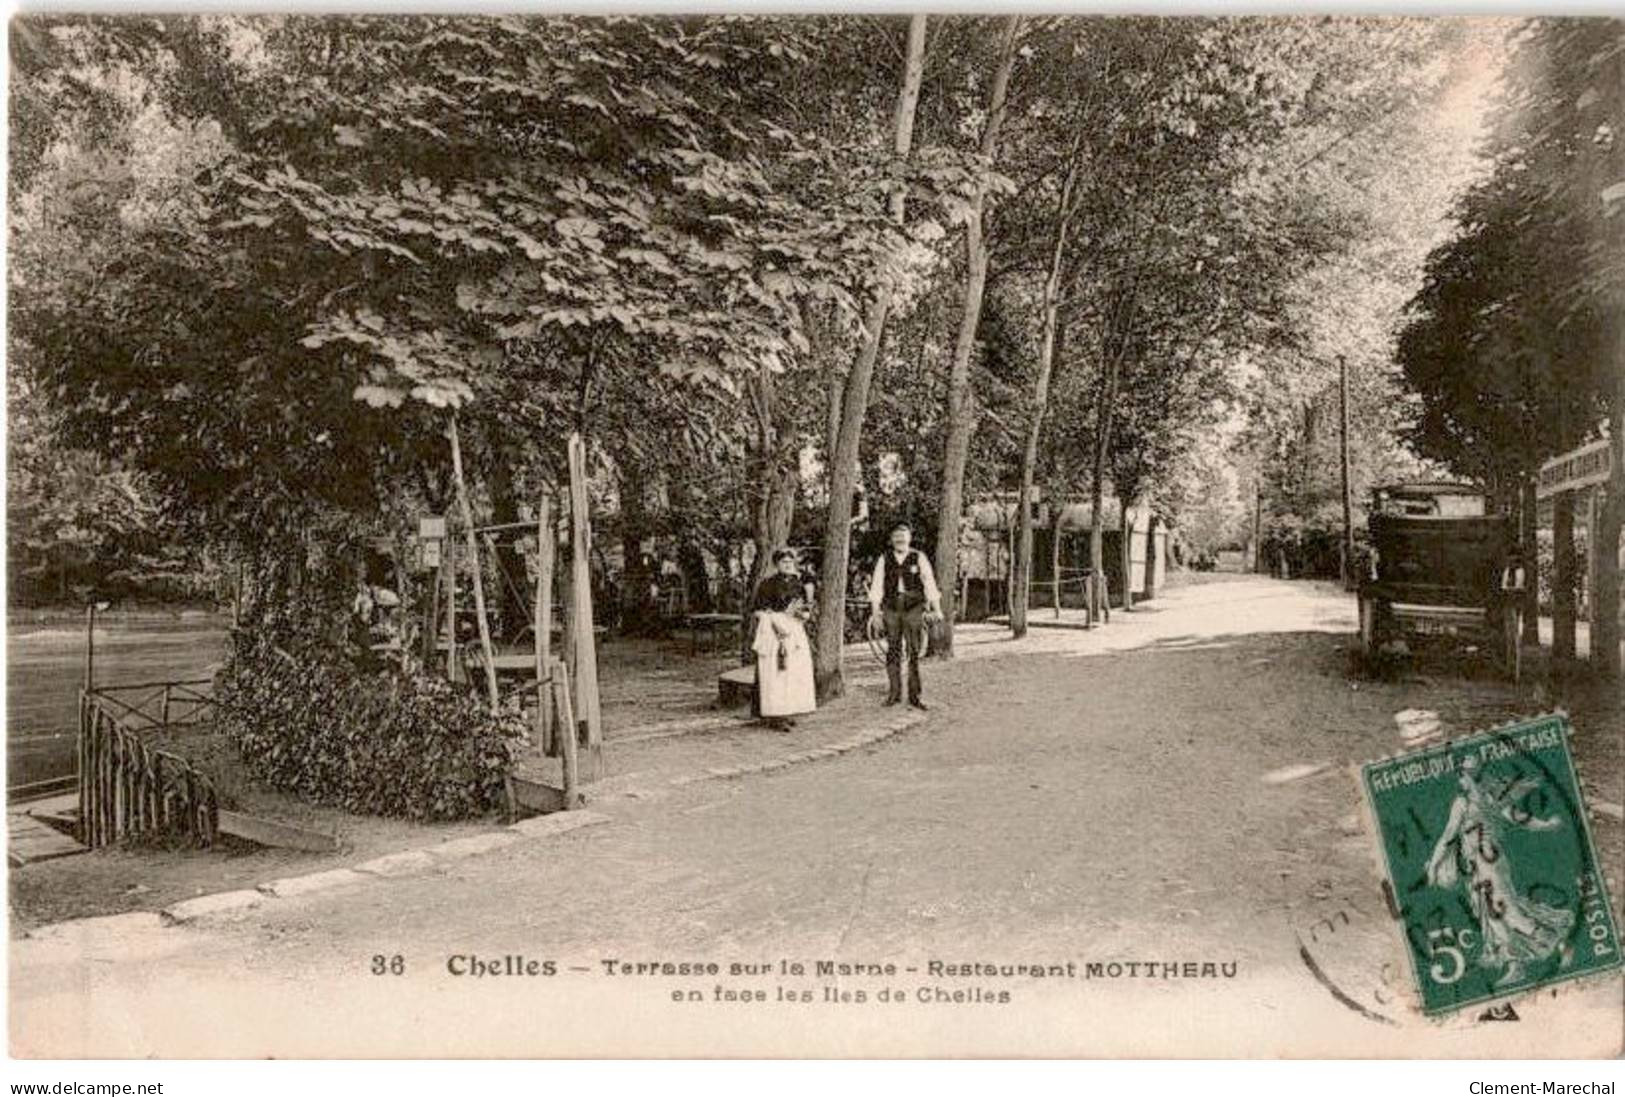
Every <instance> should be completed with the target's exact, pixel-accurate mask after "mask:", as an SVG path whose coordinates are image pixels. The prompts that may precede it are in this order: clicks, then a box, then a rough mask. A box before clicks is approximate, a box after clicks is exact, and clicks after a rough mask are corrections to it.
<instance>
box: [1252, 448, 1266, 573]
mask: <svg viewBox="0 0 1625 1097" xmlns="http://www.w3.org/2000/svg"><path fill="white" fill-rule="evenodd" d="M1253 574H1254V575H1262V574H1264V469H1263V466H1262V463H1260V466H1259V470H1258V475H1257V476H1256V477H1254V479H1253Z"/></svg>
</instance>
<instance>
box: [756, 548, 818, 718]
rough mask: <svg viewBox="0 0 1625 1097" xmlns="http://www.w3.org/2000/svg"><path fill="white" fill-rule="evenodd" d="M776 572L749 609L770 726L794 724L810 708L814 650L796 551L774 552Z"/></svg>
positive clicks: (762, 706)
mask: <svg viewBox="0 0 1625 1097" xmlns="http://www.w3.org/2000/svg"><path fill="white" fill-rule="evenodd" d="M773 565H774V568H775V571H774V574H772V575H770V576H768V577H767V578H766V579H765V580H763V581H762V585H761V586H760V587H758V588H757V589H756V598H755V601H754V602H753V603H752V605H751V608H752V609H753V610H755V612H756V632H755V636H754V639H753V641H752V643H751V650H752V651H754V652H755V653H756V699H757V712H758V715H760V716H761V718H762V722H763V723H765V724H767V725H768V726H769V727H774V728H779V729H787V728H791V727H794V726H795V717H797V716H799V715H801V714H803V713H807V712H812V711H813V710H814V709H815V708H816V707H817V705H816V702H815V701H814V699H813V676H812V649H811V648H810V647H809V646H808V644H807V629H806V625H805V624H804V622H805V620H806V618H807V612H808V605H807V603H808V597H807V589H806V586H805V584H804V583H803V582H802V578H801V569H800V565H799V563H798V562H797V560H796V554H795V553H794V552H792V551H791V550H790V549H779V550H778V551H777V552H775V553H774V554H773Z"/></svg>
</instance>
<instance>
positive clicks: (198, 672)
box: [6, 614, 230, 788]
mask: <svg viewBox="0 0 1625 1097" xmlns="http://www.w3.org/2000/svg"><path fill="white" fill-rule="evenodd" d="M229 625H230V618H228V617H221V616H216V615H213V614H197V615H188V616H186V617H183V618H180V619H174V618H159V619H147V620H133V621H118V620H109V621H98V622H97V623H96V636H95V652H96V659H95V665H96V666H95V669H96V684H97V685H98V686H107V685H118V684H121V683H134V682H161V681H173V680H176V679H185V678H206V677H209V676H210V675H212V674H213V673H214V670H215V668H216V667H217V666H218V665H219V663H220V660H221V659H222V658H224V656H225V650H226V636H227V630H228V628H229ZM85 640H86V636H85V627H84V625H83V624H79V625H72V624H63V623H55V624H30V623H22V622H13V623H12V624H10V625H9V626H8V627H7V630H6V763H7V766H6V786H7V787H8V788H15V787H17V786H18V785H24V784H29V783H32V782H35V781H44V780H48V779H50V778H53V777H65V776H68V775H70V774H72V773H73V769H74V761H73V744H74V736H75V734H76V733H77V730H78V728H77V724H78V718H79V690H80V689H81V688H83V686H84V681H85Z"/></svg>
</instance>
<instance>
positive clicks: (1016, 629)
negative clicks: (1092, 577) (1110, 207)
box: [1010, 130, 1082, 639]
mask: <svg viewBox="0 0 1625 1097" xmlns="http://www.w3.org/2000/svg"><path fill="white" fill-rule="evenodd" d="M1079 134H1080V136H1081V134H1082V130H1079ZM1077 181H1078V142H1074V143H1073V146H1072V151H1071V153H1070V155H1069V156H1068V160H1067V169H1066V179H1065V181H1064V182H1063V183H1062V184H1061V200H1060V203H1059V205H1058V206H1057V207H1056V211H1055V237H1054V239H1053V241H1052V242H1051V244H1050V261H1049V276H1048V277H1047V278H1046V279H1045V280H1044V296H1043V304H1042V307H1043V315H1044V327H1043V335H1042V338H1041V341H1040V342H1039V345H1038V375H1037V376H1036V377H1034V378H1033V395H1032V407H1031V409H1030V410H1029V412H1028V415H1029V417H1030V418H1029V420H1028V423H1027V444H1026V447H1025V448H1024V449H1023V450H1022V452H1021V491H1020V493H1019V495H1018V496H1017V505H1016V522H1017V523H1018V525H1017V527H1016V528H1017V530H1018V533H1017V539H1016V557H1015V560H1014V561H1012V567H1011V582H1010V632H1011V634H1012V635H1013V636H1015V637H1016V638H1017V639H1020V638H1021V637H1023V636H1025V635H1027V605H1028V599H1029V596H1030V594H1031V592H1030V591H1029V590H1028V587H1029V586H1030V585H1031V583H1030V580H1031V577H1032V567H1033V516H1032V498H1033V472H1034V469H1035V467H1036V465H1037V464H1038V440H1039V438H1040V436H1041V435H1042V434H1043V431H1044V412H1045V410H1046V409H1047V407H1048V405H1049V382H1050V375H1051V373H1053V372H1054V366H1055V342H1056V329H1057V328H1058V327H1059V326H1060V313H1061V279H1062V276H1063V274H1064V272H1065V267H1066V237H1067V230H1068V229H1069V228H1070V224H1071V219H1072V196H1073V193H1074V190H1075V188H1076V185H1077Z"/></svg>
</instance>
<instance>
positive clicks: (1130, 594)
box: [1117, 495, 1134, 613]
mask: <svg viewBox="0 0 1625 1097" xmlns="http://www.w3.org/2000/svg"><path fill="white" fill-rule="evenodd" d="M1132 505H1133V504H1132V502H1131V501H1130V500H1128V499H1125V498H1123V497H1122V496H1121V495H1119V496H1118V497H1117V510H1118V523H1117V524H1118V526H1119V528H1121V529H1122V531H1123V536H1122V545H1121V555H1122V557H1123V612H1124V613H1133V612H1134V518H1133V516H1132V515H1131V514H1130V513H1129V508H1130V507H1131V506H1132Z"/></svg>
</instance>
